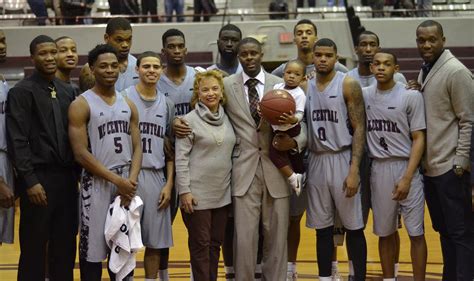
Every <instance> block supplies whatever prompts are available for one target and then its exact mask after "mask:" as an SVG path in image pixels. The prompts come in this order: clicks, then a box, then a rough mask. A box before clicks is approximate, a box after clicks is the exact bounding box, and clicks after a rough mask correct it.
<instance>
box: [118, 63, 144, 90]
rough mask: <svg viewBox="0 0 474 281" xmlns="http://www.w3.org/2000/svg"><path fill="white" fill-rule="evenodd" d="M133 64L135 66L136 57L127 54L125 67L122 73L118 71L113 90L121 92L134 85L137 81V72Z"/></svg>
mask: <svg viewBox="0 0 474 281" xmlns="http://www.w3.org/2000/svg"><path fill="white" fill-rule="evenodd" d="M135 66H137V59H136V58H135V57H134V56H132V55H128V63H127V69H126V70H125V72H123V73H119V77H118V79H117V82H115V90H116V91H117V92H121V91H123V90H125V89H126V88H128V87H130V86H133V85H136V84H137V83H138V80H139V79H138V74H137V72H136V71H135Z"/></svg>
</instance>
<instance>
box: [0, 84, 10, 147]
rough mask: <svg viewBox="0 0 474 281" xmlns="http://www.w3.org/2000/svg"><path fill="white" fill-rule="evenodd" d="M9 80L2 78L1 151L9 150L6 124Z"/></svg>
mask: <svg viewBox="0 0 474 281" xmlns="http://www.w3.org/2000/svg"><path fill="white" fill-rule="evenodd" d="M8 90H9V88H8V84H7V81H3V80H0V151H7V128H6V125H5V110H6V108H7V95H8Z"/></svg>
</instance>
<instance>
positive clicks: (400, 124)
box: [364, 51, 427, 281]
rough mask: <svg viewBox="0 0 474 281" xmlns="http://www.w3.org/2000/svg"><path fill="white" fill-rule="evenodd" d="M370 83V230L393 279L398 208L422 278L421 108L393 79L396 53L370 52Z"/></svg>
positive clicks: (415, 270)
mask: <svg viewBox="0 0 474 281" xmlns="http://www.w3.org/2000/svg"><path fill="white" fill-rule="evenodd" d="M370 68H371V70H372V73H373V74H374V76H375V79H377V82H376V84H375V85H371V86H369V87H367V88H364V102H365V107H366V115H367V144H368V148H369V155H370V157H371V158H372V159H373V160H372V165H371V166H372V172H371V183H372V185H371V188H372V196H371V200H372V211H373V215H374V233H375V234H376V235H377V236H379V254H380V261H381V264H382V271H383V278H384V280H387V281H390V280H392V281H394V280H395V278H396V276H395V272H394V271H395V269H394V264H395V262H396V261H397V260H398V259H397V254H398V252H399V250H398V249H397V247H399V244H397V243H396V241H397V237H396V236H397V235H396V233H397V232H398V231H397V217H398V210H399V209H400V210H401V213H402V215H403V218H404V221H405V226H406V229H407V232H408V235H409V236H410V241H411V251H410V253H411V259H412V266H413V275H414V280H425V272H426V257H427V249H426V241H425V236H424V223H423V222H424V208H425V200H424V192H423V183H422V176H421V174H420V173H419V172H418V166H419V164H420V160H421V156H422V155H423V151H424V144H425V129H426V123H425V109H424V104H423V97H422V95H421V93H420V92H418V91H414V90H407V89H406V88H405V84H404V83H402V82H396V81H395V80H394V76H395V73H396V72H397V71H398V70H399V66H398V64H397V58H396V57H395V55H393V54H391V53H388V52H384V51H381V52H378V53H376V54H375V55H374V58H373V62H372V63H371V67H370Z"/></svg>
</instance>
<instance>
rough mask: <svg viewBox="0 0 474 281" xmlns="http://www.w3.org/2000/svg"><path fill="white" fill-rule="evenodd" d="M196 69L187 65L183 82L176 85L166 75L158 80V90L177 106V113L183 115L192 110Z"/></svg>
mask: <svg viewBox="0 0 474 281" xmlns="http://www.w3.org/2000/svg"><path fill="white" fill-rule="evenodd" d="M195 75H196V71H195V70H194V68H192V67H190V66H186V76H185V77H184V81H183V83H181V84H180V85H176V84H175V83H174V82H173V81H171V80H170V79H169V78H168V77H167V76H166V75H164V74H163V75H161V77H160V80H159V81H158V84H157V87H158V92H160V93H163V94H164V95H165V96H166V97H168V98H169V99H170V100H171V101H172V102H173V103H174V106H175V115H176V116H183V115H186V114H188V113H189V111H191V109H190V104H189V103H190V102H191V97H192V96H193V86H194V76H195Z"/></svg>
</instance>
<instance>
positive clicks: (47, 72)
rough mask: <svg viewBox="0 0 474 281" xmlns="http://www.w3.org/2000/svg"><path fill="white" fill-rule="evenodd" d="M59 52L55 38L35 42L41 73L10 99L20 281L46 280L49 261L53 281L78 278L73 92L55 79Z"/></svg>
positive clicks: (33, 49)
mask: <svg viewBox="0 0 474 281" xmlns="http://www.w3.org/2000/svg"><path fill="white" fill-rule="evenodd" d="M57 53H58V50H57V47H56V43H55V42H54V40H53V39H51V38H50V37H48V36H45V35H40V36H38V37H36V38H35V39H33V41H32V42H31V44H30V54H31V58H32V61H33V63H34V66H35V68H36V71H35V72H34V73H33V75H31V76H30V77H27V78H25V79H23V80H22V81H20V82H19V83H18V84H16V85H15V87H13V88H12V89H11V90H10V91H9V94H8V100H7V108H6V126H7V136H8V139H7V144H8V153H9V154H10V157H11V159H12V161H13V165H14V167H15V168H16V171H17V173H18V188H19V193H20V210H21V214H20V250H21V254H20V261H19V265H18V280H20V281H23V280H24V281H44V278H45V263H46V261H48V263H49V277H50V279H51V280H61V281H72V280H73V268H74V260H75V254H76V233H77V209H78V208H77V194H78V192H77V173H76V170H75V168H74V159H73V154H72V151H71V147H70V144H69V139H68V134H67V128H68V120H67V113H68V107H69V104H70V103H71V102H72V100H73V99H74V93H73V89H72V88H71V87H69V86H68V85H65V84H64V83H60V82H59V81H58V80H57V78H55V73H56V68H57V67H56V56H57ZM46 247H48V250H46ZM46 253H48V258H46Z"/></svg>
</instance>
